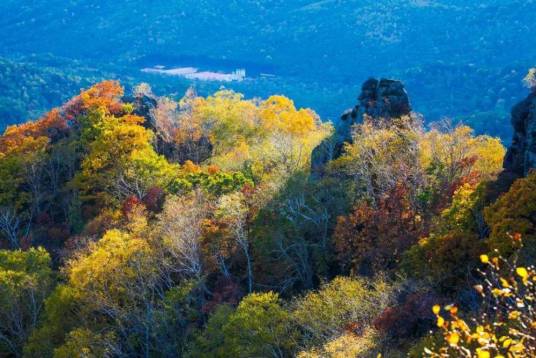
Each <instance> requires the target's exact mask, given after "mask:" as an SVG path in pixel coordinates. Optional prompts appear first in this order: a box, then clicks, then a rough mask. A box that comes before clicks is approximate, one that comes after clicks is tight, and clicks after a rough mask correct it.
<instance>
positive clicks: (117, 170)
mask: <svg viewBox="0 0 536 358" xmlns="http://www.w3.org/2000/svg"><path fill="white" fill-rule="evenodd" d="M97 116H98V118H97V119H96V120H95V121H94V123H93V124H92V125H90V126H89V127H87V128H86V130H85V132H86V133H88V138H89V140H90V143H89V146H88V149H89V153H88V155H87V157H86V158H84V160H83V162H82V165H81V172H79V173H78V174H77V175H76V177H75V178H74V182H73V184H74V185H75V187H77V188H78V189H79V190H80V191H81V192H82V193H83V194H84V195H85V198H86V200H88V199H97V200H98V201H99V202H100V204H101V205H103V204H107V203H113V202H114V201H115V202H116V203H117V202H120V201H122V200H123V199H125V198H127V197H128V196H130V195H134V196H136V197H137V198H138V199H140V200H141V199H143V197H144V196H145V195H146V194H147V193H148V190H149V189H151V188H153V187H161V188H166V187H167V186H168V185H169V184H170V183H171V180H172V178H173V175H174V172H175V171H176V170H178V168H177V167H175V166H174V165H171V164H169V163H168V162H167V161H166V159H165V158H164V157H162V156H159V155H158V154H156V152H155V151H154V149H153V147H152V145H151V141H152V139H153V133H152V132H151V131H150V130H148V129H145V128H143V127H142V126H141V125H140V123H141V122H143V118H140V117H136V116H132V115H126V116H123V117H119V118H117V117H114V116H107V115H104V116H103V115H102V114H97ZM89 133H91V134H89Z"/></svg>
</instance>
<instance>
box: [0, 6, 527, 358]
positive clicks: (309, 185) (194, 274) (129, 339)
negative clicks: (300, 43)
mask: <svg viewBox="0 0 536 358" xmlns="http://www.w3.org/2000/svg"><path fill="white" fill-rule="evenodd" d="M72 3H73V4H77V3H83V2H74V1H73V2H72ZM424 3H427V2H424ZM321 6H322V3H317V4H316V5H314V6H313V5H311V6H309V7H308V8H306V9H305V10H306V11H312V10H314V9H316V8H318V7H320V8H321ZM333 132H334V128H333V125H332V124H331V123H330V122H327V121H322V120H321V118H320V117H319V116H318V115H317V114H316V113H315V112H314V111H312V110H311V109H307V108H299V107H297V106H296V105H295V104H294V102H293V101H292V100H291V99H289V98H287V97H284V96H280V95H274V96H270V97H267V98H265V99H253V100H251V99H246V98H244V96H243V95H241V94H240V93H237V92H233V91H230V90H220V91H217V92H215V93H213V94H211V95H208V96H201V95H199V94H197V93H196V92H195V91H194V90H193V89H190V90H188V91H187V93H186V94H185V95H184V96H183V97H182V98H181V99H180V100H174V99H172V98H169V97H165V96H164V97H162V96H157V95H155V94H154V93H153V91H152V89H151V88H150V86H149V85H147V84H142V85H139V86H136V87H135V88H134V90H133V92H132V94H128V95H125V93H124V89H123V88H122V87H121V85H120V84H119V83H118V82H115V81H104V82H100V83H98V84H96V85H94V86H92V87H91V88H89V89H86V90H83V91H82V92H81V93H80V94H79V95H77V96H75V97H73V98H72V99H70V100H69V101H67V102H66V103H65V104H63V105H62V106H61V107H58V108H56V109H54V110H52V111H50V112H49V113H47V114H45V115H44V116H43V117H41V118H40V119H39V120H37V121H34V122H27V123H24V124H21V125H19V126H11V127H9V128H8V129H7V130H6V131H5V133H4V135H3V136H1V137H0V245H1V246H2V250H0V293H1V295H0V355H2V356H13V357H140V356H144V357H290V356H298V357H342V356H344V357H352V356H355V357H378V355H380V356H384V357H397V356H406V355H409V356H411V357H422V356H429V357H450V356H463V357H492V356H493V357H499V356H509V357H531V356H534V354H535V353H536V341H535V338H534V337H535V329H536V327H535V324H534V322H535V319H536V317H535V316H534V309H533V302H534V299H536V294H535V293H536V292H535V285H534V283H535V278H536V273H535V271H534V267H533V266H531V265H532V264H533V263H534V258H535V235H534V232H535V231H534V225H535V220H534V213H535V207H534V203H535V201H534V195H535V193H536V190H535V185H536V175H535V174H534V173H533V172H529V174H528V176H526V177H524V178H520V179H519V180H517V181H516V182H515V183H514V184H513V185H512V186H511V188H509V187H502V188H501V187H500V186H498V185H496V181H497V177H498V175H499V174H500V173H501V172H502V166H503V157H504V155H505V148H504V147H503V145H502V144H501V141H500V140H499V139H498V138H494V137H490V136H486V135H475V134H474V133H473V130H472V129H471V128H469V127H467V126H456V125H449V124H448V123H442V124H437V125H435V126H432V128H431V129H426V128H425V127H424V126H423V124H422V122H421V121H420V119H419V118H418V117H416V116H414V115H408V116H402V117H401V118H391V117H385V118H377V117H369V116H364V118H362V120H360V121H359V122H358V123H357V124H356V125H355V127H354V131H353V136H352V138H351V141H349V142H347V144H346V145H345V146H344V148H343V149H342V153H341V155H340V156H338V157H336V158H335V157H334V158H333V159H332V160H331V161H328V162H327V163H326V164H325V167H324V168H323V172H322V173H321V174H318V173H316V175H311V174H312V173H311V169H310V168H311V156H312V152H313V150H314V149H315V148H317V147H318V146H319V145H320V143H322V142H324V143H326V140H328V138H329V137H330V136H331V135H332V134H333ZM497 198H498V199H497Z"/></svg>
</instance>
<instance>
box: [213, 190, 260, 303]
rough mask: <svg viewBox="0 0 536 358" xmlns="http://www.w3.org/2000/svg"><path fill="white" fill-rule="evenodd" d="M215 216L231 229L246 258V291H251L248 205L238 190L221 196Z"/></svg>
mask: <svg viewBox="0 0 536 358" xmlns="http://www.w3.org/2000/svg"><path fill="white" fill-rule="evenodd" d="M215 214H216V218H218V219H220V220H222V221H223V222H224V223H225V224H226V225H227V226H228V228H229V230H230V231H231V235H232V236H233V239H234V240H235V242H236V245H237V246H238V247H239V248H240V250H241V251H242V254H243V255H244V257H245V259H246V271H247V282H248V292H249V293H251V292H252V291H253V263H252V256H251V252H250V243H249V233H248V231H249V225H248V207H247V203H246V201H245V198H244V195H243V194H242V193H240V192H236V193H232V194H228V195H225V196H222V197H221V198H220V200H219V202H218V207H217V209H216V213H215Z"/></svg>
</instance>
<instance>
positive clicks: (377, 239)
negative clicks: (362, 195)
mask: <svg viewBox="0 0 536 358" xmlns="http://www.w3.org/2000/svg"><path fill="white" fill-rule="evenodd" d="M408 192H409V190H408V188H407V187H406V186H405V185H404V184H399V185H398V186H396V187H394V188H393V189H392V190H391V191H389V192H387V193H385V194H384V196H383V197H381V198H379V199H378V202H377V203H376V205H374V204H372V203H369V202H368V201H364V200H363V201H361V202H360V203H358V204H357V205H356V206H355V208H354V209H353V211H352V212H351V213H350V215H348V216H341V217H339V218H338V219H337V226H336V228H335V232H334V234H333V240H334V244H335V250H336V252H337V255H338V259H339V262H340V264H341V266H342V267H344V268H346V269H351V270H352V271H353V272H356V273H357V272H359V273H364V274H371V273H373V272H376V271H378V270H382V269H392V268H395V267H396V266H397V265H398V264H399V262H400V260H401V258H402V254H403V253H404V251H405V250H407V249H409V248H410V247H411V245H413V244H414V243H416V242H417V240H418V239H419V237H420V235H421V233H422V232H423V222H422V218H421V216H420V215H419V213H418V212H417V211H416V210H415V208H414V207H413V206H412V203H411V201H410V200H411V198H410V195H411V194H409V193H408Z"/></svg>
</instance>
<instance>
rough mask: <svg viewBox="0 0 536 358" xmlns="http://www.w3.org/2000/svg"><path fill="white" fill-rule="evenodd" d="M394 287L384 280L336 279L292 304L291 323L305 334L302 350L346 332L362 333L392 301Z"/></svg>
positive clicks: (303, 335)
mask: <svg viewBox="0 0 536 358" xmlns="http://www.w3.org/2000/svg"><path fill="white" fill-rule="evenodd" d="M392 292H393V286H391V285H390V284H388V283H387V282H386V281H385V280H383V279H382V278H381V277H379V278H377V279H375V280H373V281H372V282H371V283H370V284H369V283H367V282H366V281H365V280H364V279H360V278H355V279H353V278H348V277H337V278H335V279H333V280H332V281H331V282H328V283H326V284H324V285H322V286H321V287H320V289H319V290H318V291H312V292H309V293H307V294H306V295H304V296H303V297H301V298H297V299H296V300H295V301H294V302H293V303H292V308H293V309H292V313H291V314H292V320H293V321H294V322H295V324H296V325H297V326H298V327H299V328H300V331H301V332H303V333H302V338H301V339H302V341H301V344H302V347H304V348H311V347H313V346H319V345H322V344H324V343H327V342H328V341H329V340H331V339H334V338H336V337H339V336H340V335H341V334H344V333H345V332H348V333H350V332H351V333H353V334H357V335H359V334H361V333H362V332H364V331H365V330H366V329H367V328H369V327H370V326H371V324H372V321H373V319H374V318H375V317H376V316H377V315H378V314H379V313H380V312H381V311H382V310H383V309H385V308H386V307H387V305H388V304H389V303H390V301H391V300H392Z"/></svg>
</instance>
